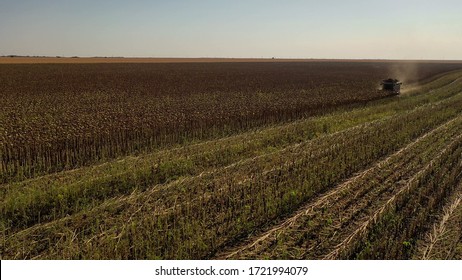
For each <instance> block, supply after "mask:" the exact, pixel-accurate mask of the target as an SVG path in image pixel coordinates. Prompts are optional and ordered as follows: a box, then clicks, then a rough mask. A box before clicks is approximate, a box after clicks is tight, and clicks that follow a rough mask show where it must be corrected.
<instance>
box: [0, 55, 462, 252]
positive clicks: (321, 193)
mask: <svg viewBox="0 0 462 280" xmlns="http://www.w3.org/2000/svg"><path fill="white" fill-rule="evenodd" d="M76 61H78V60H76ZM388 77H396V78H399V79H401V80H403V81H404V82H405V87H404V89H403V92H402V94H401V95H399V96H390V94H389V93H387V92H385V91H381V90H379V83H380V81H381V80H382V79H384V78H388ZM0 96H1V98H0V108H1V110H0V201H1V204H0V230H1V233H0V234H1V235H0V258H1V259H462V63H457V62H451V63H443V62H405V61H401V62H397V61H393V62H392V61H278V60H275V61H271V60H269V61H264V62H262V61H260V62H259V61H235V62H228V61H213V62H209V63H206V62H201V61H190V62H184V61H183V62H177V63H172V62H171V61H169V62H168V63H166V62H165V61H161V62H159V63H152V62H146V63H135V62H129V63H121V62H120V61H117V63H100V61H98V63H78V62H76V63H69V62H68V61H66V63H31V64H29V63H14V64H13V63H3V64H2V63H0Z"/></svg>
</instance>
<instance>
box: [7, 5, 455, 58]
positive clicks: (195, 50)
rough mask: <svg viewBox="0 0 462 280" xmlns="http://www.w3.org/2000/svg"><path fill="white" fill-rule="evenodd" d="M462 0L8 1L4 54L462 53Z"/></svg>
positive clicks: (338, 55) (363, 55)
mask: <svg viewBox="0 0 462 280" xmlns="http://www.w3.org/2000/svg"><path fill="white" fill-rule="evenodd" d="M461 14H462V1H460V0H434V1H425V0H424V1H417V0H408V1H406V0H401V1H396V0H389V1H376V0H368V1H366V0H364V1H363V0H357V1H340V0H323V1H321V0H319V1H311V0H305V1H302V0H285V1H283V0H280V1H274V0H229V1H224V0H171V1H166V0H163V1H148V0H131V1H128V0H127V1H121V0H112V1H109V0H76V1H71V0H41V1H38V0H36V1H32V0H25V1H22V0H0V55H39V56H125V57H225V58H266V57H277V58H338V59H355V58H359V59H447V60H452V59H456V60H461V59H462V16H461Z"/></svg>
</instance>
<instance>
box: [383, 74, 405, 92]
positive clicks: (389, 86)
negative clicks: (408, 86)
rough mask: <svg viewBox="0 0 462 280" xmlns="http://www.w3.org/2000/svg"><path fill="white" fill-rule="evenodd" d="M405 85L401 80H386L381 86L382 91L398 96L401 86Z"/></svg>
mask: <svg viewBox="0 0 462 280" xmlns="http://www.w3.org/2000/svg"><path fill="white" fill-rule="evenodd" d="M402 84H403V83H402V82H400V81H399V80H397V79H392V78H390V79H386V80H383V81H382V83H381V85H382V90H384V91H389V92H391V93H393V94H396V95H398V94H399V93H400V91H401V85H402Z"/></svg>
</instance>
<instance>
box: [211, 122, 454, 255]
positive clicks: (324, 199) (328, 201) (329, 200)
mask: <svg viewBox="0 0 462 280" xmlns="http://www.w3.org/2000/svg"><path fill="white" fill-rule="evenodd" d="M460 120H461V118H457V117H456V118H453V119H452V120H449V121H448V122H446V123H444V124H442V125H440V126H439V127H437V128H435V129H433V130H431V131H429V132H427V133H426V134H424V135H422V136H420V137H419V138H417V139H416V140H415V141H414V142H412V143H409V144H408V145H407V146H405V147H403V148H401V149H400V150H398V151H397V152H395V153H393V154H392V155H389V156H388V157H387V158H385V159H384V160H382V161H380V162H378V163H376V164H374V165H373V166H372V167H370V168H368V169H366V170H364V171H362V172H361V173H359V174H357V175H356V176H354V177H352V178H350V179H348V180H347V181H345V182H344V183H342V184H340V185H338V186H337V187H336V188H334V189H332V190H330V191H329V192H327V193H325V194H324V195H322V196H321V197H319V198H317V199H315V200H314V201H313V202H311V203H309V204H308V205H306V206H304V207H303V208H301V209H300V210H299V211H298V212H297V213H296V214H295V215H293V216H292V217H290V218H287V219H286V220H284V221H283V222H282V223H280V224H279V225H277V226H275V227H273V228H271V229H269V230H267V231H265V232H264V233H262V234H260V235H258V236H257V237H256V238H252V239H250V240H247V241H246V242H245V243H244V244H242V245H241V246H239V247H237V248H234V249H232V250H230V251H227V252H224V253H221V254H219V255H218V258H232V257H233V256H235V255H238V254H240V253H241V252H243V251H245V250H248V249H251V248H254V247H256V246H257V245H259V244H261V243H263V242H265V240H266V239H269V238H270V237H274V236H275V235H278V234H280V233H282V232H284V231H285V230H287V229H289V228H291V227H293V226H294V225H295V224H296V223H297V222H298V220H299V219H300V218H302V217H307V216H312V215H314V213H315V212H316V211H317V209H319V208H322V207H326V206H329V205H332V204H334V203H337V201H338V199H341V198H342V197H343V199H346V200H351V201H353V200H355V199H357V198H358V196H364V195H365V194H366V193H367V190H359V191H358V192H357V194H356V195H355V196H352V192H353V190H351V189H353V188H354V187H355V184H357V183H358V182H359V181H361V180H364V179H365V178H366V177H367V176H369V175H371V174H378V175H381V174H380V172H381V171H383V168H384V167H385V166H386V165H388V164H390V162H392V161H393V160H396V159H397V158H399V157H400V156H401V155H402V154H404V153H405V152H407V151H409V150H412V149H413V148H414V147H415V146H416V145H418V144H420V143H421V142H423V141H424V140H425V139H427V138H429V137H430V136H432V135H435V134H437V133H438V132H440V131H443V130H445V129H447V128H448V127H449V126H450V125H452V124H454V123H455V122H457V121H460ZM428 145H431V143H429V144H428ZM410 160H412V155H411V156H410V158H409V159H407V160H406V161H405V162H398V164H401V165H402V166H404V165H405V164H406V163H407V162H409V161H410ZM395 170H399V167H398V168H396V169H395ZM399 174H402V172H401V173H399ZM399 174H398V175H399ZM393 175H395V176H396V175H397V174H396V173H392V174H391V175H389V177H391V176H393ZM385 179H387V177H385V178H382V180H385ZM361 192H362V193H361ZM380 194H381V193H380V192H379V193H378V195H380ZM346 206H347V207H348V205H346Z"/></svg>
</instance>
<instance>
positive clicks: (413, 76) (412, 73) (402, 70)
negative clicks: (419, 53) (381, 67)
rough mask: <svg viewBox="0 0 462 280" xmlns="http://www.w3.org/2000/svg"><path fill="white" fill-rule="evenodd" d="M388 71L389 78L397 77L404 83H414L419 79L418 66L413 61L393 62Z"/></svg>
mask: <svg viewBox="0 0 462 280" xmlns="http://www.w3.org/2000/svg"><path fill="white" fill-rule="evenodd" d="M389 72H390V77H391V78H393V79H398V80H400V81H402V82H403V83H405V84H410V83H415V82H417V81H418V79H419V71H418V66H417V63H415V62H403V63H399V64H393V65H391V66H390V70H389Z"/></svg>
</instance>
